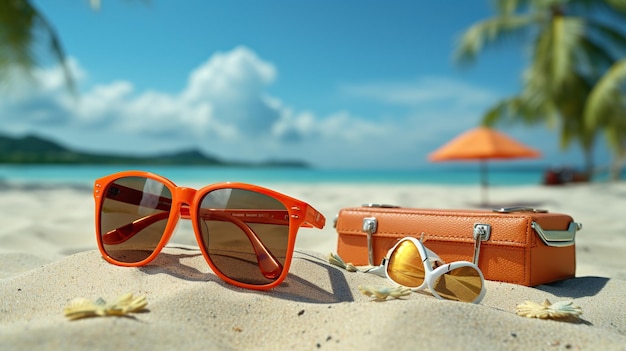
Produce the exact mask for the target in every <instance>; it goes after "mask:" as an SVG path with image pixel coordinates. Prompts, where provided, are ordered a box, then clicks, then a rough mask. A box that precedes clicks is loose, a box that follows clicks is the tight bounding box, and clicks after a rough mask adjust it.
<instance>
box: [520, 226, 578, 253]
mask: <svg viewBox="0 0 626 351" xmlns="http://www.w3.org/2000/svg"><path fill="white" fill-rule="evenodd" d="M531 226H532V227H533V228H534V229H535V231H536V232H537V234H539V238H541V241H543V243H544V244H546V245H548V246H555V247H564V246H570V245H574V238H575V237H576V232H577V231H579V230H581V229H582V227H583V226H582V224H581V223H577V222H570V223H569V226H568V227H567V230H545V229H543V228H541V226H540V225H539V224H538V223H537V222H532V223H531Z"/></svg>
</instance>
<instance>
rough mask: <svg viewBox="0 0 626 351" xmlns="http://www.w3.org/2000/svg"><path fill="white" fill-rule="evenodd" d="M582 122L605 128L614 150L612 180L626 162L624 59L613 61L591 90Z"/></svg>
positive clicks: (616, 176) (625, 68)
mask: <svg viewBox="0 0 626 351" xmlns="http://www.w3.org/2000/svg"><path fill="white" fill-rule="evenodd" d="M585 121H586V122H587V124H588V125H589V128H591V129H596V128H598V129H604V131H605V133H606V139H607V141H608V142H609V145H610V147H611V148H612V149H613V151H614V152H615V159H614V161H613V165H612V167H611V179H613V180H617V179H619V176H620V170H621V169H622V167H623V166H624V163H626V59H622V60H620V61H619V62H617V63H616V64H614V65H613V66H612V67H611V69H610V70H609V71H608V72H607V73H606V74H605V75H604V77H602V79H601V80H600V81H599V82H598V84H596V86H595V87H594V88H593V90H592V91H591V94H590V95H589V99H588V100H587V104H586V106H585Z"/></svg>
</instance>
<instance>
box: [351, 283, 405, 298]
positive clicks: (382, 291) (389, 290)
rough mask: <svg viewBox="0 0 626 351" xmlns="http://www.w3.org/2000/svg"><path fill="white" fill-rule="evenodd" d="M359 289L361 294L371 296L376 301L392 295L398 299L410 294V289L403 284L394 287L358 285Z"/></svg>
mask: <svg viewBox="0 0 626 351" xmlns="http://www.w3.org/2000/svg"><path fill="white" fill-rule="evenodd" d="M359 291H360V292H361V294H363V295H365V296H370V297H373V298H374V300H377V301H382V300H385V299H387V297H393V298H394V299H399V298H401V297H404V296H407V295H409V294H411V289H409V288H405V287H403V286H396V287H388V286H383V287H371V286H359Z"/></svg>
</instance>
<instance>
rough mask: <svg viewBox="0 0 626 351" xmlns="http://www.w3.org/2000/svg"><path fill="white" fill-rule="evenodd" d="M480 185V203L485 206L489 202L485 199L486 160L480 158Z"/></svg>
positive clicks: (486, 183)
mask: <svg viewBox="0 0 626 351" xmlns="http://www.w3.org/2000/svg"><path fill="white" fill-rule="evenodd" d="M480 185H481V188H482V201H481V205H483V206H487V205H488V204H489V200H488V199H487V187H488V186H489V184H488V182H487V161H486V160H480Z"/></svg>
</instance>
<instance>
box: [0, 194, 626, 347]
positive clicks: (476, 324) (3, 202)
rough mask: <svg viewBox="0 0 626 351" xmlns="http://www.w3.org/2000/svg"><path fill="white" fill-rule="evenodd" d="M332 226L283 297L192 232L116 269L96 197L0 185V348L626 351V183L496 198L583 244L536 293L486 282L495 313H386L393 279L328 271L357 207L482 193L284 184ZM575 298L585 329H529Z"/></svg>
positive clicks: (432, 306) (414, 302)
mask: <svg viewBox="0 0 626 351" xmlns="http://www.w3.org/2000/svg"><path fill="white" fill-rule="evenodd" d="M269 186H271V187H272V188H274V189H276V190H278V191H281V192H284V193H286V194H289V195H291V196H294V197H296V198H300V199H302V200H304V201H307V202H308V203H310V204H311V205H313V206H314V207H316V208H317V209H318V210H319V211H320V212H322V213H323V214H324V215H325V216H326V218H327V226H326V227H325V228H324V229H323V230H314V229H301V230H300V232H299V234H298V241H297V243H296V253H295V256H294V261H293V263H292V266H291V269H290V275H289V276H288V277H287V279H286V280H285V282H284V283H283V284H282V285H281V286H279V287H278V288H276V289H274V290H271V291H268V292H258V291H250V290H244V289H240V288H236V287H233V286H230V285H228V284H226V283H224V282H222V281H220V280H219V279H218V278H217V277H216V276H215V275H214V274H213V273H212V272H211V270H210V269H209V267H208V266H207V264H206V262H205V261H204V258H203V257H202V256H201V255H200V253H199V251H198V250H196V249H194V247H197V244H196V243H195V239H194V236H193V233H192V231H191V227H190V226H189V225H188V224H184V225H181V226H179V228H178V231H177V232H176V234H175V235H174V236H173V238H172V240H171V242H170V245H168V247H167V248H166V249H165V250H164V252H163V253H162V254H161V255H160V256H159V257H158V258H157V259H156V260H155V261H154V262H153V263H151V264H150V265H148V266H146V267H142V268H122V267H117V266H114V265H110V264H108V263H106V262H105V261H104V260H103V259H102V258H101V256H100V253H99V251H98V249H97V246H96V241H95V233H94V229H93V228H94V224H93V211H94V210H93V208H94V207H93V199H92V197H91V192H90V189H88V188H86V187H84V186H65V185H43V184H42V185H33V184H29V185H15V184H6V183H5V184H0V223H1V225H0V243H1V244H0V296H1V299H2V300H1V303H0V349H2V350H20V349H23V350H33V349H55V350H56V349H58V350H72V349H76V350H104V349H107V350H110V349H134V350H172V349H176V350H213V349H215V350H244V349H245V350H294V349H295V350H315V349H325V350H357V349H358V350H381V349H389V350H393V349H396V350H416V349H427V348H428V349H431V350H438V349H439V350H444V349H445V350H477V349H480V350H492V349H493V350H578V349H581V350H626V302H625V297H626V259H625V258H624V256H626V218H625V217H624V216H625V215H626V184H624V183H621V184H591V185H572V186H563V187H544V186H518V187H492V188H491V189H490V191H489V199H490V200H491V202H492V204H493V205H494V206H501V205H519V204H524V205H532V206H534V207H540V208H546V209H549V210H550V211H552V212H561V213H567V214H570V215H571V216H572V217H574V219H575V220H576V221H578V222H581V223H582V224H583V230H582V231H580V232H579V233H578V234H577V238H576V250H577V273H576V278H573V279H568V280H563V281H560V282H556V283H552V284H546V285H540V286H536V287H524V286H520V285H514V284H508V283H501V282H494V281H487V282H486V287H487V295H486V297H485V298H484V300H483V301H482V302H481V303H480V304H468V303H458V302H450V301H441V300H437V299H435V298H434V297H433V296H432V295H430V294H429V293H428V292H427V291H425V292H418V293H413V294H411V295H410V296H408V297H407V298H404V299H402V300H388V301H384V302H375V301H372V299H371V298H369V297H367V296H364V295H361V294H360V293H359V291H358V289H357V287H358V286H359V285H374V286H385V285H389V283H388V282H386V281H385V279H383V278H380V277H377V276H374V275H368V274H362V273H349V272H346V271H343V270H341V269H339V268H337V267H335V266H332V265H329V264H328V263H327V259H326V258H327V255H328V253H329V252H331V251H335V245H336V242H337V234H336V232H335V230H334V228H333V225H332V223H333V218H334V217H335V215H336V214H337V212H338V211H339V209H341V208H342V207H349V206H355V205H361V204H362V203H389V204H395V205H400V206H410V207H428V208H457V209H458V208H475V207H476V204H477V203H478V200H479V199H480V189H479V187H478V186H431V185H406V184H404V185H381V184H365V185H364V184H313V185H311V184H270V185H269ZM124 293H133V294H142V295H146V296H147V299H148V306H147V310H146V311H144V312H142V313H138V314H133V315H132V316H131V317H105V318H90V319H82V320H76V321H69V320H67V319H66V318H65V317H64V315H63V307H64V306H66V305H67V304H68V303H69V301H71V300H72V299H74V298H76V297H84V298H89V299H93V300H95V299H97V298H99V297H102V298H104V299H106V300H113V299H115V298H116V297H117V296H119V295H121V294H124ZM546 298H547V299H549V300H551V301H552V302H555V301H561V300H574V302H575V303H576V304H577V305H579V306H580V307H581V308H582V310H583V315H582V316H581V319H579V320H577V321H570V322H563V321H551V320H538V319H529V318H523V317H520V316H517V315H516V314H515V306H516V305H517V304H519V303H522V302H523V301H524V300H534V301H536V302H541V301H543V300H544V299H546Z"/></svg>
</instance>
